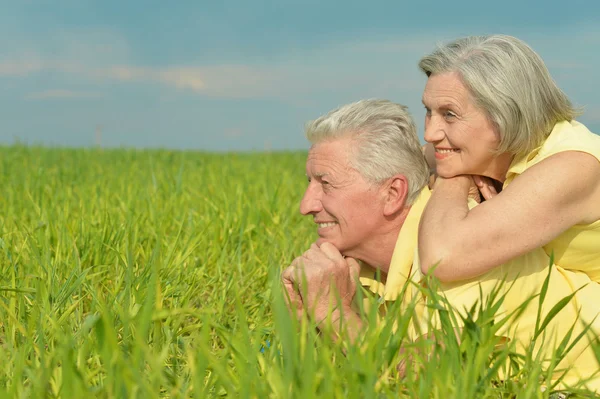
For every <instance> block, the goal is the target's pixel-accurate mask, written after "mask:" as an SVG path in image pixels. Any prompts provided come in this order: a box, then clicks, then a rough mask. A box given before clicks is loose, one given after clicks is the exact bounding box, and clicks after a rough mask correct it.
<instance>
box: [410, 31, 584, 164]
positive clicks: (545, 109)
mask: <svg viewBox="0 0 600 399" xmlns="http://www.w3.org/2000/svg"><path fill="white" fill-rule="evenodd" d="M419 68H420V69H421V70H422V71H423V72H425V74H426V75H427V76H428V77H429V76H431V75H437V74H442V73H446V72H457V73H458V75H459V77H460V78H461V79H462V81H463V83H464V84H465V86H466V87H467V89H468V90H469V92H470V94H471V96H472V99H473V101H474V102H475V105H476V106H477V107H478V108H480V109H482V110H483V111H485V112H486V113H487V115H488V118H489V120H490V121H491V122H492V123H493V124H494V125H495V127H496V128H497V130H498V133H499V135H500V145H499V148H498V150H497V151H498V153H502V152H509V153H512V154H522V153H526V152H529V151H531V150H533V149H534V148H536V147H538V146H539V145H541V143H542V142H543V141H544V139H545V138H546V137H548V135H549V134H550V132H551V131H552V128H553V127H554V125H555V124H556V123H558V122H561V121H571V120H572V119H574V118H575V117H576V116H577V115H579V114H580V113H579V111H578V110H576V109H575V108H574V107H573V106H572V104H571V102H570V101H569V99H568V98H567V96H566V95H565V94H564V93H563V92H562V91H561V90H560V89H559V88H558V86H557V85H556V83H555V82H554V80H553V79H552V77H551V76H550V73H549V72H548V69H547V68H546V65H544V62H543V61H542V59H541V58H540V56H539V55H538V54H536V53H535V51H533V50H532V49H531V48H530V47H529V46H528V45H527V44H525V43H524V42H523V41H521V40H519V39H517V38H515V37H512V36H505V35H492V36H470V37H465V38H461V39H457V40H455V41H453V42H450V43H448V44H445V45H441V46H438V48H437V49H436V50H435V51H434V52H433V53H431V54H429V55H426V56H425V57H423V58H422V59H421V61H420V62H419Z"/></svg>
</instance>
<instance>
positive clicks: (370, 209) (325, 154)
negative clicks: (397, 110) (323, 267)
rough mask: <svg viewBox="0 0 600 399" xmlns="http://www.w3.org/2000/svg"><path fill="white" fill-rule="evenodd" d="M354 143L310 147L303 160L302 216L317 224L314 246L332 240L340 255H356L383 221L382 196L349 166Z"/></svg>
mask: <svg viewBox="0 0 600 399" xmlns="http://www.w3.org/2000/svg"><path fill="white" fill-rule="evenodd" d="M356 145H357V143H356V142H355V141H353V140H352V139H351V138H347V137H344V138H340V139H335V140H329V141H324V142H321V143H318V144H315V145H313V146H312V148H311V149H310V151H309V153H308V159H307V161H306V175H307V177H308V182H309V183H308V187H307V188H306V192H305V193H304V197H303V198H302V202H301V203H300V212H301V213H302V214H303V215H312V216H313V219H314V222H315V223H316V224H317V226H318V227H317V232H318V234H319V239H318V241H317V245H321V244H322V243H324V242H330V243H332V244H333V245H334V246H335V247H336V248H337V249H338V250H339V251H340V252H341V253H342V254H344V255H347V256H353V257H357V258H360V257H361V255H362V253H363V249H364V248H366V247H368V243H369V242H370V241H371V240H374V239H377V234H376V232H377V231H379V230H380V229H381V228H382V226H383V225H384V224H385V219H384V216H383V204H384V195H383V192H382V190H381V188H379V187H378V186H377V185H374V184H371V183H369V182H367V181H366V180H365V179H364V178H363V177H362V175H361V174H360V173H359V172H358V171H356V170H354V169H352V167H351V166H350V159H351V157H352V156H353V154H354V151H353V150H354V146H356Z"/></svg>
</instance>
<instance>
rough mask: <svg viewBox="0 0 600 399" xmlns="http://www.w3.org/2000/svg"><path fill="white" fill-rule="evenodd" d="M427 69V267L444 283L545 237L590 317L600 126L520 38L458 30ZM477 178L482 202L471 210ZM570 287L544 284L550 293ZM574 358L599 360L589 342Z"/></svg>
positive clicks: (422, 238) (474, 275)
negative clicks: (461, 34)
mask: <svg viewBox="0 0 600 399" xmlns="http://www.w3.org/2000/svg"><path fill="white" fill-rule="evenodd" d="M419 67H420V68H421V70H422V71H423V72H424V73H425V74H426V75H427V77H428V79H427V84H426V86H425V90H424V93H423V104H424V105H425V109H426V117H425V140H426V141H427V142H428V143H429V146H430V148H429V149H430V150H431V151H435V162H436V169H437V174H438V176H439V177H438V178H437V180H436V182H435V186H434V190H433V194H432V197H431V199H430V201H429V202H428V204H427V207H426V209H425V211H424V213H423V216H422V218H421V222H420V226H419V256H420V260H421V270H422V271H423V272H424V273H426V272H432V273H433V274H434V275H435V276H437V277H438V278H439V279H440V280H441V281H442V282H443V283H446V284H450V283H452V282H458V281H462V280H468V279H471V280H473V279H482V278H483V277H485V276H487V277H489V276H495V277H497V278H498V279H502V276H501V273H499V272H498V270H500V269H501V268H499V266H500V265H502V264H505V263H506V262H507V261H510V260H511V259H514V258H516V257H519V256H521V255H523V254H526V253H529V252H530V251H532V250H534V249H536V248H540V247H542V248H543V249H544V250H545V252H546V253H547V254H548V255H552V256H554V263H555V264H556V265H557V266H556V269H557V270H556V271H553V273H556V272H558V275H557V277H558V276H560V279H561V280H562V281H564V282H565V283H566V284H567V286H569V287H571V288H570V290H571V291H572V292H575V291H576V290H577V289H580V291H578V292H577V295H576V296H575V297H574V300H573V302H572V303H573V304H574V307H573V308H571V311H572V312H577V311H579V309H583V310H582V314H581V317H582V319H583V320H584V321H585V322H589V323H592V321H593V320H594V318H595V317H596V316H597V314H598V310H599V309H600V308H599V307H598V305H597V303H598V301H600V286H599V283H600V162H599V161H600V136H596V135H594V134H593V133H591V132H590V131H589V130H588V129H587V128H586V127H585V126H583V125H582V124H581V123H579V122H577V121H575V119H574V118H575V117H576V116H577V114H578V112H577V110H576V109H575V108H574V107H573V106H572V105H571V102H570V101H569V99H568V98H567V97H566V96H565V94H564V93H563V92H562V91H561V90H560V89H559V88H558V87H557V86H556V84H555V83H554V81H553V80H552V78H551V77H550V74H549V73H548V70H547V68H546V66H545V65H544V63H543V61H542V60H541V58H540V57H539V56H538V55H537V54H536V53H535V52H534V51H533V50H532V49H531V48H530V47H528V46H527V45H526V44H525V43H523V42H522V41H520V40H519V39H516V38H514V37H510V36H501V35H495V36H487V37H467V38H463V39H458V40H456V41H454V42H451V43H449V44H447V45H444V46H442V47H439V48H438V49H437V50H435V51H434V52H433V53H431V54H430V55H427V56H425V57H423V58H422V59H421V61H420V63H419ZM473 183H475V184H476V185H477V186H478V187H479V190H480V192H481V193H482V195H483V197H484V199H485V201H484V202H483V203H482V204H480V205H478V206H476V207H474V208H473V209H469V208H468V207H467V201H466V198H467V193H468V191H469V187H470V186H471V185H472V184H473ZM494 273H496V274H495V275H494ZM544 277H545V276H543V275H541V274H540V276H539V278H540V279H543V278H544ZM564 294H565V293H564V291H563V292H561V293H560V294H558V293H557V292H554V291H552V290H548V298H549V300H550V301H553V302H556V301H558V300H560V299H561V298H557V296H558V295H561V297H562V296H564ZM559 317H560V315H559ZM593 327H594V330H596V332H597V331H598V330H599V329H600V323H599V319H595V321H594V326H593ZM581 350H582V351H584V348H581ZM584 358H585V359H584ZM576 363H578V366H580V367H581V369H582V370H584V369H585V370H587V371H590V372H591V371H593V370H595V369H597V368H598V365H597V363H596V362H595V359H593V355H592V354H591V352H590V351H589V350H588V351H587V354H586V352H584V354H583V357H582V358H579V359H578V360H577V361H576ZM594 388H595V389H596V390H598V391H599V392H600V384H599V383H597V382H596V384H594Z"/></svg>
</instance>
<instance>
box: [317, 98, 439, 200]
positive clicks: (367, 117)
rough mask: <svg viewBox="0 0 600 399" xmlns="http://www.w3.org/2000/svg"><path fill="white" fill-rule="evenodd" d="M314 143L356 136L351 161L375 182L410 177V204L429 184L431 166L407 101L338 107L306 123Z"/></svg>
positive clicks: (386, 101) (373, 102)
mask: <svg viewBox="0 0 600 399" xmlns="http://www.w3.org/2000/svg"><path fill="white" fill-rule="evenodd" d="M306 137H307V138H308V140H309V141H310V142H311V143H312V144H317V143H319V142H322V141H325V140H334V139H337V138H342V137H352V138H353V139H355V140H356V146H355V148H356V150H355V151H354V153H353V154H351V161H350V162H351V165H352V167H353V168H354V169H356V170H357V171H358V172H359V173H361V174H362V176H363V177H364V178H365V179H366V180H367V181H370V182H372V183H377V184H379V183H383V182H384V181H385V180H386V179H389V178H390V177H392V176H394V175H396V174H402V175H404V176H405V177H406V180H407V181H408V197H407V205H410V204H412V203H413V202H414V200H415V199H416V198H417V197H418V195H419V193H420V191H421V189H422V188H423V187H424V186H425V184H427V181H428V178H429V167H428V166H427V163H426V162H425V158H424V156H423V152H422V150H421V145H420V143H419V139H418V137H417V128H416V127H415V123H414V121H413V119H412V117H411V116H410V114H409V113H408V109H407V108H406V107H405V106H404V105H400V104H396V103H393V102H391V101H388V100H377V99H372V100H361V101H358V102H355V103H352V104H347V105H344V106H342V107H340V108H337V109H334V110H333V111H331V112H329V113H328V114H326V115H323V116H321V117H320V118H318V119H316V120H314V121H311V122H308V123H307V124H306Z"/></svg>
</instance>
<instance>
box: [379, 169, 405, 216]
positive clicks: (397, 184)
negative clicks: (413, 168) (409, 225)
mask: <svg viewBox="0 0 600 399" xmlns="http://www.w3.org/2000/svg"><path fill="white" fill-rule="evenodd" d="M384 194H385V203H384V207H383V214H384V215H385V216H391V215H393V214H395V213H397V212H399V211H401V210H402V209H404V206H405V205H406V198H407V197H408V181H407V180H406V176H404V175H395V176H393V177H392V178H391V179H390V180H389V181H388V184H387V185H386V192H385V193H384Z"/></svg>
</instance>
